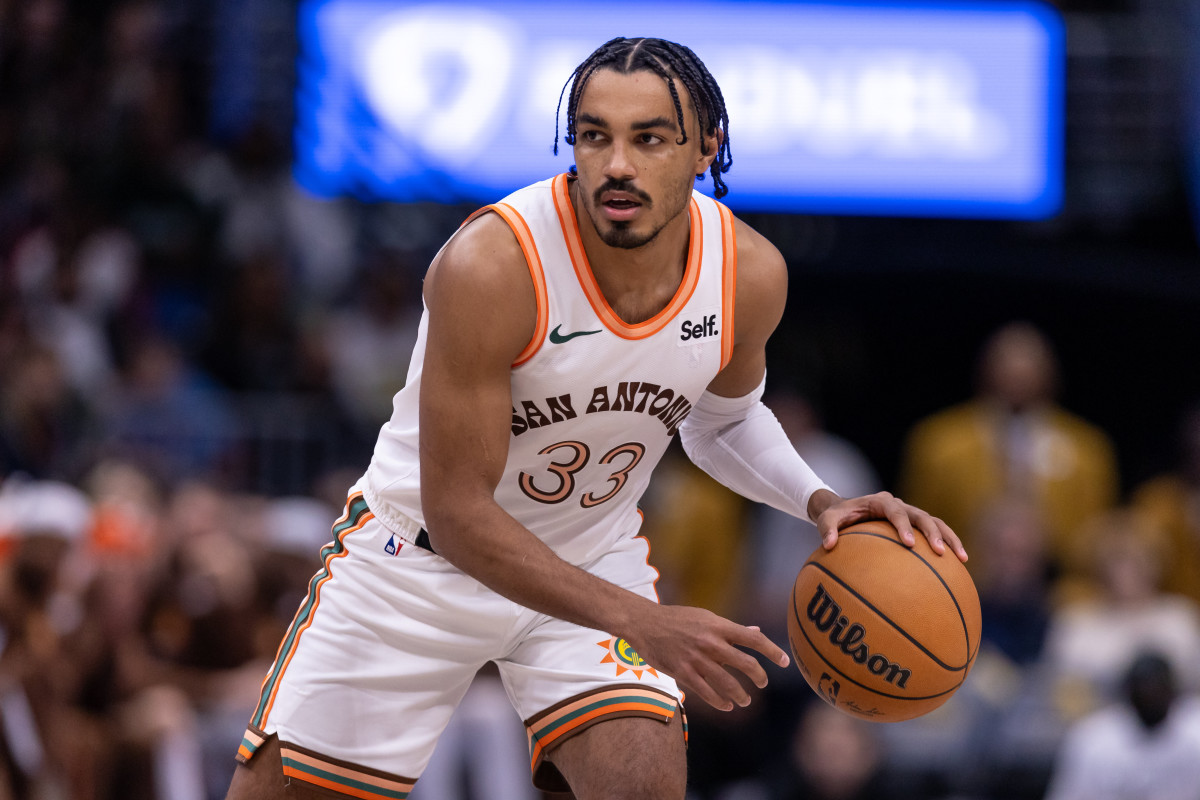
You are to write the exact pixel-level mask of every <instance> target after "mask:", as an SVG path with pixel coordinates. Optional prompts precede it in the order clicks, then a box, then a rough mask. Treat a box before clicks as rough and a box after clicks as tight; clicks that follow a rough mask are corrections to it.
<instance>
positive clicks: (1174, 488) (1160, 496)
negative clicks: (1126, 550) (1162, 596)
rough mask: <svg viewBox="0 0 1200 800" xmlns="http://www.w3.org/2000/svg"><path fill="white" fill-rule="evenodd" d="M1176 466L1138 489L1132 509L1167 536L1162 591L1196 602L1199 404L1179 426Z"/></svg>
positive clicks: (1199, 593)
mask: <svg viewBox="0 0 1200 800" xmlns="http://www.w3.org/2000/svg"><path fill="white" fill-rule="evenodd" d="M1177 444H1178V447H1179V451H1180V453H1179V455H1180V459H1179V465H1178V467H1176V469H1174V470H1173V471H1171V472H1167V473H1163V474H1161V475H1157V476H1155V477H1153V478H1151V479H1150V480H1147V481H1146V482H1144V483H1143V484H1141V485H1140V486H1138V487H1137V488H1136V489H1135V490H1134V492H1133V497H1132V503H1133V505H1134V507H1135V508H1137V509H1138V510H1139V511H1141V512H1142V513H1144V514H1145V515H1146V516H1147V517H1148V518H1149V519H1151V520H1153V522H1154V523H1155V524H1157V525H1158V526H1159V527H1160V528H1162V530H1163V531H1164V532H1165V533H1166V535H1167V541H1168V553H1167V558H1166V560H1165V563H1164V567H1165V572H1164V574H1163V588H1164V589H1165V590H1166V591H1169V592H1176V593H1178V594H1185V595H1187V596H1189V597H1191V598H1192V599H1193V600H1195V601H1196V602H1198V603H1200V405H1198V406H1196V407H1194V408H1192V409H1191V410H1190V411H1188V413H1187V414H1186V415H1184V418H1183V420H1182V422H1181V424H1180V426H1179V436H1178V442H1177Z"/></svg>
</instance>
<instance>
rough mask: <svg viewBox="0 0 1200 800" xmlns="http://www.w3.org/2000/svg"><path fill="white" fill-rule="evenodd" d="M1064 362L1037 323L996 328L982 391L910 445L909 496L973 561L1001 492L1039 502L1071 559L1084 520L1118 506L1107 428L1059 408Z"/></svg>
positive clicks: (1059, 562) (1064, 557) (1057, 545)
mask: <svg viewBox="0 0 1200 800" xmlns="http://www.w3.org/2000/svg"><path fill="white" fill-rule="evenodd" d="M1058 380H1059V374H1058V366H1057V363H1056V359H1055V355H1054V352H1053V349H1052V347H1051V344H1050V342H1049V341H1048V340H1047V338H1046V336H1045V335H1044V334H1043V333H1042V332H1041V331H1040V330H1038V329H1037V328H1036V327H1034V326H1033V325H1031V324H1029V323H1026V322H1014V323H1010V324H1008V325H1005V326H1004V327H1002V328H1000V329H999V330H998V331H996V332H995V333H994V334H993V335H992V336H991V337H990V338H989V339H988V341H987V342H986V344H985V345H984V348H983V351H982V353H981V356H980V363H979V375H978V387H979V388H978V391H977V394H976V396H975V397H974V398H973V399H971V400H969V401H967V402H965V403H963V404H961V405H957V406H954V407H952V408H948V409H945V410H943V411H940V412H938V413H936V414H934V415H932V416H930V417H929V418H927V419H924V420H922V421H920V422H918V423H917V425H915V426H914V428H913V429H912V431H911V432H910V435H909V437H908V441H907V442H906V445H905V450H904V454H903V463H902V466H901V474H900V480H899V484H900V495H901V496H902V497H904V498H905V499H906V500H908V501H910V502H912V503H915V504H917V505H919V506H922V507H924V508H929V509H932V510H933V512H934V513H936V514H938V515H939V516H941V517H942V519H944V520H945V521H946V523H947V524H949V525H950V526H951V527H952V528H953V529H954V530H955V531H957V532H959V535H960V536H962V537H963V543H964V545H965V546H966V548H967V550H968V552H970V553H971V554H972V558H971V561H970V562H968V567H969V568H970V569H971V570H972V572H973V573H975V572H977V571H978V570H980V569H982V568H983V566H984V565H983V562H982V557H981V556H982V554H980V553H978V548H975V547H974V546H973V544H974V542H975V541H976V540H977V534H976V532H975V531H974V530H973V529H972V524H973V523H974V521H975V520H976V519H977V517H978V515H979V513H980V512H981V511H982V510H983V509H984V508H985V507H986V506H987V505H988V504H989V503H991V502H992V501H994V500H996V499H997V498H999V497H1002V496H1008V497H1019V498H1024V499H1026V500H1028V501H1029V502H1031V503H1033V504H1034V505H1035V507H1036V508H1037V509H1038V511H1039V514H1040V515H1041V517H1042V521H1043V523H1044V524H1045V526H1046V530H1047V532H1048V534H1049V541H1050V547H1049V552H1050V555H1051V558H1052V559H1053V560H1054V561H1055V563H1056V566H1058V567H1060V568H1064V569H1076V568H1077V565H1072V564H1070V562H1069V554H1070V546H1069V545H1070V542H1071V540H1072V538H1073V537H1074V536H1075V535H1076V533H1077V528H1078V526H1079V524H1080V523H1081V522H1083V521H1085V520H1087V519H1088V518H1089V517H1091V516H1092V515H1094V514H1096V513H1099V512H1101V511H1105V510H1107V509H1109V508H1111V507H1112V505H1113V504H1114V503H1115V502H1116V500H1117V494H1118V491H1119V482H1118V473H1117V463H1116V455H1115V452H1114V448H1113V446H1112V443H1111V441H1110V440H1109V437H1108V435H1107V434H1106V433H1104V432H1103V431H1101V430H1100V429H1098V428H1096V427H1095V426H1093V425H1091V424H1090V423H1088V422H1086V421H1084V420H1083V419H1081V418H1079V417H1078V416H1076V415H1074V414H1072V413H1071V412H1069V411H1067V410H1065V409H1063V408H1062V407H1061V406H1059V405H1058V404H1057V402H1056V400H1055V396H1056V394H1057V390H1058Z"/></svg>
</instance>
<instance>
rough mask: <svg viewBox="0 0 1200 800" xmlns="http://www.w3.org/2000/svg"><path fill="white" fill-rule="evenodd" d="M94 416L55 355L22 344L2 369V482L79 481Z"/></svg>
mask: <svg viewBox="0 0 1200 800" xmlns="http://www.w3.org/2000/svg"><path fill="white" fill-rule="evenodd" d="M94 417H95V409H94V408H92V407H91V406H90V405H89V404H88V403H87V402H86V401H85V399H84V397H83V396H82V395H81V394H79V393H78V392H77V391H75V390H74V389H73V388H72V387H71V385H70V384H69V382H68V381H67V378H66V375H65V372H64V370H63V368H62V364H61V362H60V361H59V359H58V356H57V355H56V354H55V353H54V351H52V350H49V349H47V348H45V347H39V346H36V345H33V344H32V343H29V342H28V341H27V340H26V344H25V346H24V347H16V348H14V349H13V351H12V352H11V354H10V356H9V358H8V359H7V361H6V363H4V364H2V365H0V479H2V478H3V476H4V475H6V474H12V473H25V474H27V475H30V476H32V477H35V478H56V479H68V478H74V477H77V476H78V472H79V469H80V466H81V464H82V462H83V461H84V458H85V451H86V447H87V441H88V437H89V436H90V435H91V433H92V430H91V429H92V426H93V425H94V423H95V419H94Z"/></svg>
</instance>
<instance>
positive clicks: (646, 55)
mask: <svg viewBox="0 0 1200 800" xmlns="http://www.w3.org/2000/svg"><path fill="white" fill-rule="evenodd" d="M598 69H611V70H614V71H616V72H619V73H620V74H622V75H628V74H630V73H633V72H637V71H638V70H649V71H650V72H653V73H655V74H657V75H658V76H659V77H661V78H662V79H663V80H664V81H666V84H667V88H668V89H670V91H671V100H672V102H674V104H675V115H676V117H677V119H678V121H679V130H680V134H679V139H678V140H677V141H676V144H684V143H686V142H687V126H686V125H685V124H684V121H683V104H682V103H681V102H680V100H679V92H678V91H677V90H676V88H675V83H674V81H672V78H673V77H674V78H676V79H678V80H679V82H680V83H682V84H683V86H684V88H685V89H687V92H688V94H689V95H690V96H691V98H692V105H693V106H694V107H695V109H696V116H697V120H698V121H699V123H700V130H701V132H702V134H703V136H704V137H708V136H713V135H715V134H716V133H717V129H718V127H719V128H720V133H721V135H720V137H719V138H718V141H717V157H716V158H714V159H713V162H712V166H711V167H710V168H709V172H710V173H711V174H712V178H713V194H714V195H715V196H716V197H718V198H720V197H724V196H725V194H726V193H727V192H728V191H729V187H727V186H726V185H725V181H723V180H722V179H721V174H722V173H724V172H728V171H729V167H730V166H732V165H733V156H731V155H730V152H729V114H728V113H727V112H726V110H725V98H724V97H723V96H722V94H721V87H719V86H717V82H716V80H715V79H714V78H713V76H712V74H711V73H709V71H708V68H707V67H705V66H704V62H703V61H701V60H700V59H699V58H698V57H697V56H696V54H695V53H693V52H692V51H691V50H690V49H689V48H687V47H685V46H684V45H681V44H676V43H675V42H668V41H666V40H665V39H645V38H641V39H626V38H624V37H617V38H616V39H610V40H609V41H607V42H605V43H604V44H602V45H601V46H600V47H599V48H597V49H596V51H595V52H594V53H592V54H591V55H590V56H588V57H587V59H585V60H584V62H583V63H582V64H580V65H579V66H578V67H576V68H575V71H574V72H572V73H571V76H570V77H569V78H567V82H566V84H563V89H562V92H560V93H559V95H558V110H556V111H555V115H554V154H555V155H558V120H559V116H558V115H559V111H561V110H562V98H563V95H564V94H566V91H567V85H570V87H571V94H570V96H569V97H568V98H567V125H566V131H565V132H564V134H563V141H564V142H565V143H566V144H569V145H574V144H575V112H576V111H577V110H578V109H579V99H580V97H581V96H582V95H583V90H584V88H585V87H586V86H587V82H588V81H589V80H590V79H591V77H592V75H593V74H594V73H595V72H596V70H598ZM707 146H708V145H707V139H706V138H702V140H701V143H700V152H701V153H704V154H705V155H707V154H708V150H707V149H706V148H707ZM572 170H573V168H572ZM696 177H697V178H700V179H701V180H703V178H704V176H703V175H698V176H696Z"/></svg>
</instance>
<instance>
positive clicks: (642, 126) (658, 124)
mask: <svg viewBox="0 0 1200 800" xmlns="http://www.w3.org/2000/svg"><path fill="white" fill-rule="evenodd" d="M576 123H579V124H583V125H595V126H596V127H598V128H607V127H609V124H608V121H607V120H605V119H604V118H603V117H597V116H595V115H594V114H587V113H583V114H580V115H579V116H578V118H576ZM630 127H631V128H633V129H634V130H635V131H645V130H650V129H651V128H667V129H669V130H676V129H677V126H676V125H675V120H673V119H671V118H669V117H654V118H653V119H647V120H642V121H639V122H634V123H633V124H632V125H630Z"/></svg>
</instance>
